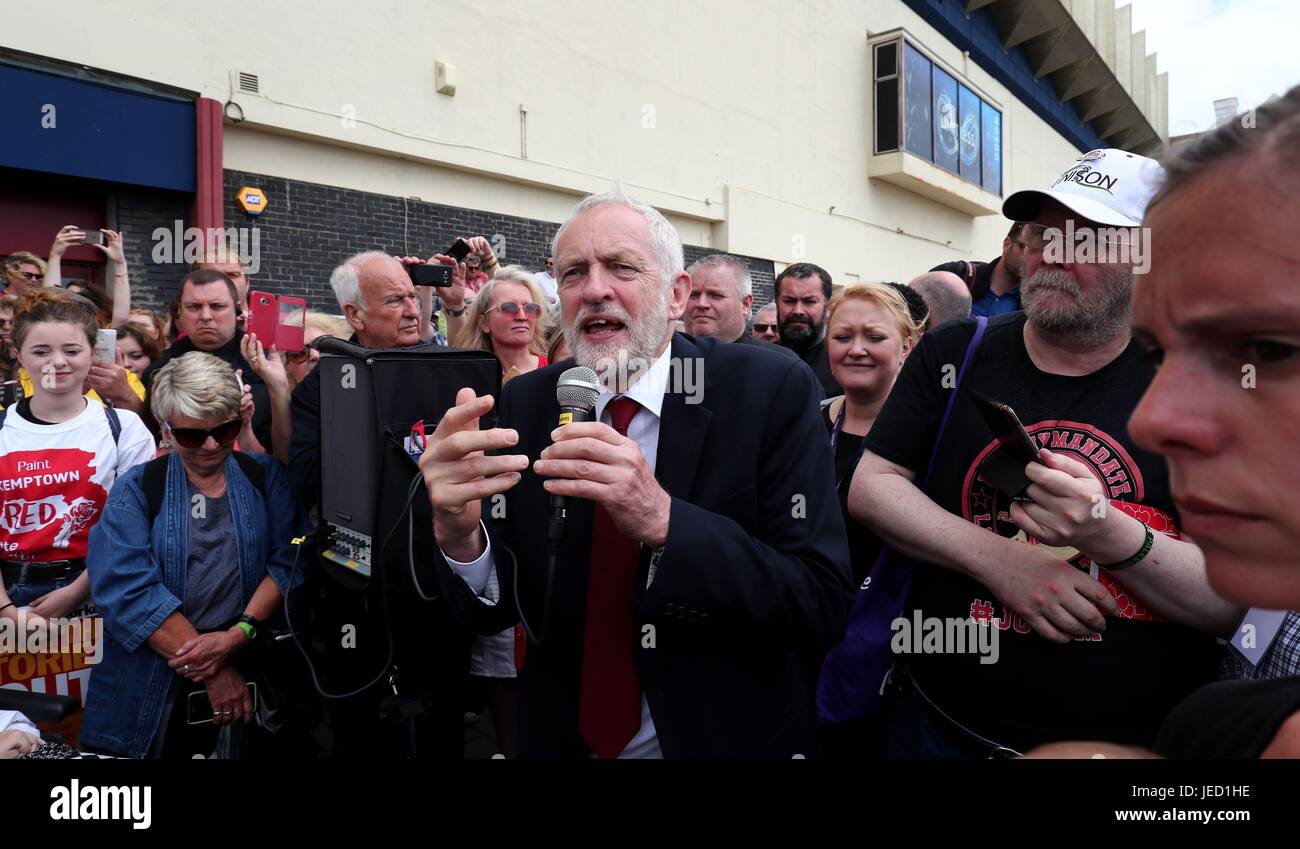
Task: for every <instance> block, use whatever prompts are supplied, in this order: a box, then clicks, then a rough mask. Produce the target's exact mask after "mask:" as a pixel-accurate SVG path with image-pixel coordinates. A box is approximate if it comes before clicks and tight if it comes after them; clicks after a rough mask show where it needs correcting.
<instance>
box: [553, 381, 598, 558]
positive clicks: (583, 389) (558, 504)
mask: <svg viewBox="0 0 1300 849" xmlns="http://www.w3.org/2000/svg"><path fill="white" fill-rule="evenodd" d="M599 396H600V378H599V377H598V376H597V375H596V372H595V370H594V369H589V368H587V367H586V366H574V367H573V368H571V369H569V370H568V371H566V372H564V374H562V375H560V382H559V383H557V384H556V386H555V400H556V401H558V402H559V404H560V424H561V425H566V424H572V423H573V422H589V421H591V420H592V419H593V418H594V416H595V412H596V398H598V397H599ZM565 518H566V504H565V501H564V496H563V495H552V496H551V521H550V524H549V525H548V526H547V530H546V537H547V540H548V541H549V542H550V547H551V550H552V551H553V552H554V551H558V550H559V544H560V540H561V539H563V538H564V521H565Z"/></svg>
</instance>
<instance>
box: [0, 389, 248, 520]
mask: <svg viewBox="0 0 1300 849" xmlns="http://www.w3.org/2000/svg"><path fill="white" fill-rule="evenodd" d="M0 412H3V411H0ZM234 453H235V462H236V463H238V464H239V470H240V471H241V472H243V473H244V477H246V478H248V481H249V483H251V484H252V485H253V486H254V487H256V488H257V491H258V492H259V493H261V495H262V498H263V499H265V498H266V469H264V468H262V464H261V463H259V462H257V461H256V460H254V459H253V458H252V457H250V456H248V455H247V454H242V453H240V452H238V451H236V452H234ZM168 459H170V458H169V457H168V456H167V455H163V456H162V457H158V458H157V459H154V460H150V461H149V462H148V463H145V464H144V472H142V473H141V475H140V478H141V484H142V486H143V488H144V497H145V500H146V501H147V502H148V504H149V522H150V523H151V524H152V523H153V521H154V520H155V519H157V518H158V514H159V513H161V512H162V503H163V494H164V493H165V492H166V491H167V461H168Z"/></svg>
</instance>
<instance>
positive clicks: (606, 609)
mask: <svg viewBox="0 0 1300 849" xmlns="http://www.w3.org/2000/svg"><path fill="white" fill-rule="evenodd" d="M639 409H641V405H640V404H638V403H637V402H636V401H633V400H632V399H631V398H624V397H619V398H615V399H614V400H613V401H611V402H610V403H609V414H610V418H611V419H612V420H613V425H614V430H616V431H618V432H619V433H620V434H622V435H623V436H627V426H628V424H629V423H631V421H632V417H633V416H635V415H636V413H637V410H639ZM640 553H641V544H640V543H638V542H637V541H635V540H631V539H628V538H627V537H625V536H623V534H621V533H620V532H619V530H618V529H617V528H616V527H614V520H613V519H611V518H610V516H609V513H607V512H605V508H604V507H602V506H600V505H599V504H597V505H596V512H595V516H594V517H593V520H592V526H591V556H590V557H589V558H588V565H587V621H586V629H585V631H584V632H583V641H582V696H581V704H580V706H579V709H578V731H579V732H580V733H581V734H582V739H583V741H584V742H586V744H587V747H588V748H590V749H591V751H592V752H593V753H595V755H596V757H599V758H617V757H618V756H619V755H620V754H621V753H622V751H623V750H624V749H625V748H627V744H628V742H630V741H631V739H632V737H633V736H634V735H635V734H636V732H637V731H638V730H639V729H640V728H641V682H640V681H638V680H637V675H636V662H635V656H634V650H635V645H636V643H635V633H634V631H635V622H634V621H633V611H632V584H633V582H634V581H635V580H636V569H637V562H638V559H639V557H640Z"/></svg>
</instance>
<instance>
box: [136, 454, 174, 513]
mask: <svg viewBox="0 0 1300 849" xmlns="http://www.w3.org/2000/svg"><path fill="white" fill-rule="evenodd" d="M170 459H171V458H170V457H169V456H168V455H166V454H164V455H163V456H161V457H158V458H156V459H153V460H150V461H149V462H148V463H145V464H144V471H143V472H142V473H141V474H140V483H141V486H142V487H143V488H144V497H145V501H146V502H147V503H148V505H149V513H148V516H149V524H151V525H152V524H153V521H154V520H155V519H157V518H158V514H159V513H161V512H162V503H163V494H164V493H165V492H166V491H167V461H168V460H170Z"/></svg>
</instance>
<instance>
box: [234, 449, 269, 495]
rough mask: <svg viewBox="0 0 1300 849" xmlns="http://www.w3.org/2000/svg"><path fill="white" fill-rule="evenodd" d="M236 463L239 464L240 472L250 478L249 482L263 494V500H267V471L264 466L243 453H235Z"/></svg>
mask: <svg viewBox="0 0 1300 849" xmlns="http://www.w3.org/2000/svg"><path fill="white" fill-rule="evenodd" d="M235 462H236V463H238V464H239V470H240V471H241V472H243V473H244V477H246V478H248V482H249V483H251V484H252V485H253V486H254V487H255V488H256V489H257V491H258V493H259V494H261V496H262V500H266V469H265V468H263V467H262V464H261V463H259V462H257V461H256V460H254V459H253V458H252V457H250V456H248V455H247V454H245V453H244V452H242V451H236V452H235Z"/></svg>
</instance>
